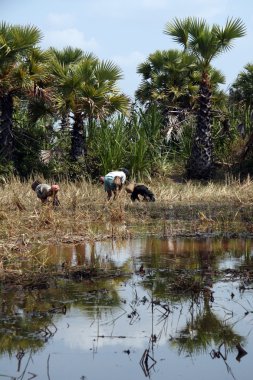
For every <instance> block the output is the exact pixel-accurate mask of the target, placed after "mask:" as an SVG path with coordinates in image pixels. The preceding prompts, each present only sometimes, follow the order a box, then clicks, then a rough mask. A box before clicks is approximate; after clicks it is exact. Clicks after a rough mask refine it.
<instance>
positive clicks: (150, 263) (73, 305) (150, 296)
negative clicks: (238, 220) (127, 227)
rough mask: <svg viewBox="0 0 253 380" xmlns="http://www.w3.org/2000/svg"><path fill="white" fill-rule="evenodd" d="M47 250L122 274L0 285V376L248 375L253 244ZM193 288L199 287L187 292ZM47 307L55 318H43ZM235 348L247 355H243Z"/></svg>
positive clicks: (55, 259)
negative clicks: (34, 285) (29, 286)
mask: <svg viewBox="0 0 253 380" xmlns="http://www.w3.org/2000/svg"><path fill="white" fill-rule="evenodd" d="M49 252H50V258H51V264H54V265H58V266H59V267H60V266H61V265H62V263H64V264H65V265H69V266H71V265H82V266H83V265H84V266H87V267H89V266H90V265H94V266H100V267H102V268H104V269H105V270H110V269H112V268H113V269H115V268H119V269H121V270H122V269H124V271H125V272H126V273H127V275H126V276H124V277H121V278H111V279H99V280H95V281H92V280H90V281H79V282H73V281H70V280H67V281H66V280H63V279H62V280H59V281H57V283H56V284H54V283H52V287H51V288H50V289H40V290H36V289H34V290H29V291H23V290H21V289H18V290H17V289H11V288H8V289H5V288H3V289H2V290H1V305H0V306H1V309H0V310H1V314H0V318H1V328H0V331H1V333H0V343H1V346H0V347H1V357H0V376H1V377H2V378H6V379H8V378H9V379H24V380H26V379H32V378H33V376H35V375H36V377H35V378H38V379H43V380H44V379H49V380H58V379H59V380H65V379H66V380H70V379H71V380H72V379H73V380H74V379H85V378H86V379H96V380H99V379H104V378H107V377H109V376H110V379H112V380H114V379H115V380H116V379H119V378H120V379H121V380H125V379H126V380H129V379H130V378H132V379H137V378H138V379H141V378H143V379H144V378H146V377H150V378H152V379H159V380H163V379H168V378H173V379H177V378H180V379H182V378H187V379H191V378H197V379H203V378H205V380H208V379H210V380H213V379H214V378H222V379H234V378H235V379H238V380H244V379H245V380H246V379H248V376H249V373H250V370H251V363H250V357H251V352H252V334H251V330H252V314H251V312H252V310H253V305H252V290H251V283H250V279H251V276H250V273H251V271H252V252H253V244H252V241H250V240H224V239H223V240H219V239H215V240H214V239H203V240H196V239H156V238H152V237H149V238H145V239H144V238H143V239H140V240H130V241H128V240H126V241H123V242H112V241H108V242H104V243H95V244H94V245H89V244H87V245H76V246H54V247H49ZM141 265H143V267H144V270H145V272H141V271H140V268H141ZM239 268H241V269H242V272H241V274H240V276H239V274H238V272H237V270H238V269H239ZM199 282H201V284H202V285H203V286H202V287H201V290H200V291H194V292H192V291H190V292H189V291H188V290H189V287H191V286H192V284H195V283H196V284H198V283H199ZM178 284H184V286H182V287H181V288H180V287H178ZM152 301H153V302H152ZM63 305H64V306H66V313H65V314H64V313H63V312H61V306H63ZM52 308H56V309H57V308H58V309H57V310H58V311H59V312H57V313H48V312H47V311H48V310H50V309H52ZM238 344H240V345H241V347H243V348H244V349H245V350H246V351H247V353H248V354H247V355H245V356H243V357H241V359H240V358H238V349H237V348H236V345H238ZM239 359H240V361H239Z"/></svg>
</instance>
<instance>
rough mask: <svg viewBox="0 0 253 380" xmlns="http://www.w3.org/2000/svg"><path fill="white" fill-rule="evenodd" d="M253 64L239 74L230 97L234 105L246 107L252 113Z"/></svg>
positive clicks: (246, 66)
mask: <svg viewBox="0 0 253 380" xmlns="http://www.w3.org/2000/svg"><path fill="white" fill-rule="evenodd" d="M252 95H253V64H252V63H248V64H247V65H245V66H244V70H243V71H242V72H240V73H239V75H238V76H237V78H236V80H235V82H234V83H233V84H232V86H231V88H230V91H229V96H230V100H231V102H232V103H234V104H236V105H237V106H239V105H240V104H241V105H243V106H246V109H248V110H249V111H250V112H251V111H252V110H253V97H252Z"/></svg>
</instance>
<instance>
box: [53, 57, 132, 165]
mask: <svg viewBox="0 0 253 380" xmlns="http://www.w3.org/2000/svg"><path fill="white" fill-rule="evenodd" d="M52 65H53V66H52V67H53V68H52V73H53V77H54V85H55V88H56V103H57V104H58V108H59V109H65V110H66V111H68V112H71V113H72V118H73V126H72V139H71V158H72V159H73V160H74V161H77V160H78V159H79V158H80V157H83V156H85V155H86V154H87V144H86V134H87V133H88V132H89V126H90V125H91V124H92V123H91V121H92V120H95V119H104V118H106V117H107V116H110V115H112V114H113V113H115V112H116V111H119V112H126V111H127V110H128V106H129V99H128V98H127V97H126V96H125V95H124V94H122V93H121V92H120V91H119V89H118V87H117V86H116V82H117V81H118V80H119V79H121V78H122V74H121V70H120V69H119V68H118V67H117V66H116V65H115V64H114V63H112V62H111V61H100V60H99V59H98V58H97V57H96V56H95V55H93V54H92V53H87V54H84V55H83V57H82V59H80V60H78V61H77V62H74V63H72V64H68V65H65V64H64V63H63V62H60V61H59V60H55V61H54V62H53V63H52ZM84 123H86V125H84Z"/></svg>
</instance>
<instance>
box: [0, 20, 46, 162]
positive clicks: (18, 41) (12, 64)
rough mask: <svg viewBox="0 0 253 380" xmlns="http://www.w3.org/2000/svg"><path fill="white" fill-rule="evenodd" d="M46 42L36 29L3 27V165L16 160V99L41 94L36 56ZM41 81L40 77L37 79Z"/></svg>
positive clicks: (0, 41)
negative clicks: (14, 152) (14, 114)
mask: <svg viewBox="0 0 253 380" xmlns="http://www.w3.org/2000/svg"><path fill="white" fill-rule="evenodd" d="M41 38H42V35H41V32H40V31H39V29H37V28H36V27H34V26H19V25H17V26H16V25H14V26H13V25H9V24H6V23H4V22H3V23H1V24H0V153H1V158H2V160H3V162H9V161H11V160H12V158H13V144H14V143H13V112H14V106H15V104H14V99H15V97H21V95H22V94H23V93H33V94H35V93H37V84H36V73H37V74H38V73H40V75H41V74H42V71H41V65H40V64H39V62H38V60H37V65H35V61H33V63H32V56H36V54H35V51H37V53H38V52H39V49H38V47H37V45H38V43H39V42H40V40H41ZM37 79H38V76H37Z"/></svg>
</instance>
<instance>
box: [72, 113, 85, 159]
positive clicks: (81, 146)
mask: <svg viewBox="0 0 253 380" xmlns="http://www.w3.org/2000/svg"><path fill="white" fill-rule="evenodd" d="M86 153H87V152H86V141H85V136H84V126H83V116H82V114H81V113H76V114H75V115H74V125H73V130H72V139H71V158H72V160H73V161H78V159H79V158H80V157H84V156H86Z"/></svg>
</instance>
